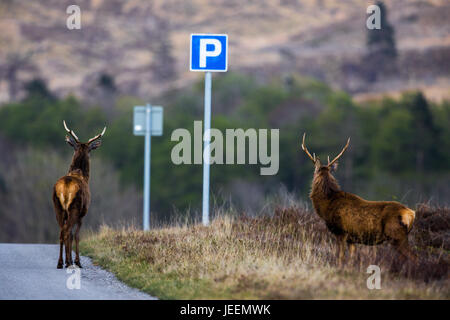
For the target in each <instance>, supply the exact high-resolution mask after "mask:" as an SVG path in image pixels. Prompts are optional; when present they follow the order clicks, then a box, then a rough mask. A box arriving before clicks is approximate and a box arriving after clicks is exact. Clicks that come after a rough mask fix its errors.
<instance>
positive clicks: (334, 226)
mask: <svg viewBox="0 0 450 320" xmlns="http://www.w3.org/2000/svg"><path fill="white" fill-rule="evenodd" d="M349 143H350V138H348V140H347V144H346V145H345V147H344V148H343V149H342V151H341V152H340V153H339V154H338V155H337V156H336V158H334V159H333V161H331V162H330V158H329V157H328V164H327V165H322V164H321V162H320V159H319V157H316V155H315V154H314V155H313V156H312V155H311V153H310V152H309V151H308V149H307V148H306V146H305V134H303V141H302V149H303V151H305V153H306V154H307V155H308V157H309V158H310V159H311V160H312V162H313V163H314V166H315V170H314V177H313V181H312V188H311V193H310V198H311V201H312V203H313V206H314V210H315V211H316V213H317V214H318V215H319V216H320V217H321V218H322V219H323V220H324V221H325V223H326V225H327V227H328V230H330V231H331V232H332V233H333V234H334V235H335V236H336V237H337V239H338V242H339V245H338V261H339V264H342V259H343V257H344V253H345V247H346V244H347V243H348V244H349V246H350V247H349V249H350V257H352V256H353V253H354V250H355V245H354V244H355V243H362V244H366V245H377V244H381V243H382V242H384V241H389V242H390V243H391V244H392V245H393V246H394V247H395V248H396V249H397V251H398V252H399V253H400V254H401V255H402V256H403V257H404V258H408V257H409V258H412V259H413V260H415V257H414V255H413V254H412V253H411V251H410V249H409V244H408V233H409V232H410V231H411V228H412V225H413V222H414V218H415V212H414V211H413V210H411V209H409V208H408V207H406V206H404V205H402V204H401V203H399V202H395V201H367V200H364V199H362V198H360V197H358V196H357V195H354V194H351V193H348V192H345V191H342V190H341V188H340V187H339V184H338V183H337V181H336V179H335V178H334V177H333V175H332V174H331V172H332V171H335V170H336V168H337V160H338V159H339V158H340V157H341V156H342V155H343V154H344V152H345V150H346V149H347V148H348V145H349Z"/></svg>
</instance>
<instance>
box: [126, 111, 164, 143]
mask: <svg viewBox="0 0 450 320" xmlns="http://www.w3.org/2000/svg"><path fill="white" fill-rule="evenodd" d="M146 109H147V107H146V106H136V107H134V114H133V134H134V135H135V136H145V132H146V131H147V128H146V120H145V118H146ZM151 128H152V132H151V134H152V136H162V134H163V107H161V106H152V107H151Z"/></svg>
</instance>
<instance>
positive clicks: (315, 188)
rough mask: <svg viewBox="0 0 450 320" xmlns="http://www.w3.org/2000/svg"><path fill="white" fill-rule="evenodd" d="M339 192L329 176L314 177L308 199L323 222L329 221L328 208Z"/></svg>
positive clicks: (333, 180) (332, 178)
mask: <svg viewBox="0 0 450 320" xmlns="http://www.w3.org/2000/svg"><path fill="white" fill-rule="evenodd" d="M340 191H341V188H340V187H339V184H338V183H337V181H336V179H335V178H334V177H333V176H332V175H331V174H326V175H315V176H314V179H313V183H312V188H311V193H310V195H309V196H310V198H311V200H312V203H313V206H314V209H315V210H316V212H317V214H318V215H319V216H320V217H322V218H323V219H325V220H329V219H331V218H332V217H329V210H328V206H329V204H330V202H331V201H332V200H333V199H334V198H335V196H336V194H338V193H339V192H340Z"/></svg>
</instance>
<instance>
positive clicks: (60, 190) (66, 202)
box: [55, 177, 79, 212]
mask: <svg viewBox="0 0 450 320" xmlns="http://www.w3.org/2000/svg"><path fill="white" fill-rule="evenodd" d="M78 190H79V185H78V183H76V182H75V181H73V180H72V179H67V178H66V177H65V178H63V179H60V180H59V181H58V182H57V183H56V185H55V193H56V196H57V197H58V199H59V203H60V204H61V207H62V208H63V210H64V211H66V212H67V210H68V209H69V207H70V205H71V204H72V201H73V199H74V198H75V195H76V194H77V192H78Z"/></svg>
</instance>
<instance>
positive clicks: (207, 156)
mask: <svg viewBox="0 0 450 320" xmlns="http://www.w3.org/2000/svg"><path fill="white" fill-rule="evenodd" d="M211 82H212V81H211V72H209V71H208V72H206V73H205V123H204V126H205V137H204V145H205V146H204V150H205V151H204V153H203V206H202V222H203V225H205V226H207V225H208V224H209V164H210V162H211V152H210V147H211V145H210V143H211V134H210V129H211Z"/></svg>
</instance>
